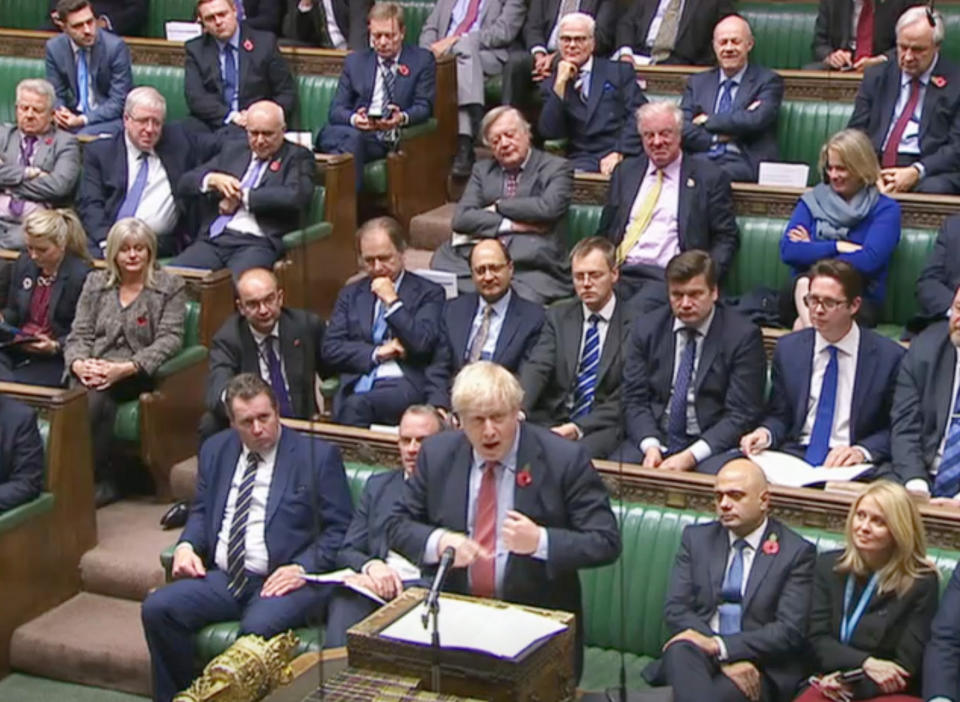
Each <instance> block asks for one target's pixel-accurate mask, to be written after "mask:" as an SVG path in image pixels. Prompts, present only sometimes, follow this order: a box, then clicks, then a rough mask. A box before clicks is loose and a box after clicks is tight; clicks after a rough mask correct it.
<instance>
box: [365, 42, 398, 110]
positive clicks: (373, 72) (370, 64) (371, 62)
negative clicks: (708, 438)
mask: <svg viewBox="0 0 960 702" xmlns="http://www.w3.org/2000/svg"><path fill="white" fill-rule="evenodd" d="M366 64H367V65H366V66H364V67H363V75H364V78H365V79H366V80H369V81H370V83H369V90H367V89H364V97H365V99H366V105H370V104H371V102H373V91H374V90H375V89H376V87H377V71H378V70H380V66H379V64H378V63H377V52H376V51H369V52H367V55H366ZM397 77H398V78H399V75H398V76H397Z"/></svg>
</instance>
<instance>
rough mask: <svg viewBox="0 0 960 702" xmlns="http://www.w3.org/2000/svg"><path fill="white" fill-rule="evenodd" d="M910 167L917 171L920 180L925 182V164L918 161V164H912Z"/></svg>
mask: <svg viewBox="0 0 960 702" xmlns="http://www.w3.org/2000/svg"><path fill="white" fill-rule="evenodd" d="M910 167H911V168H916V169H917V172H918V173H919V174H920V180H923V178H924V176H926V175H927V169H926V168H924V166H923V164H922V163H920V161H917V162H916V163H911V164H910Z"/></svg>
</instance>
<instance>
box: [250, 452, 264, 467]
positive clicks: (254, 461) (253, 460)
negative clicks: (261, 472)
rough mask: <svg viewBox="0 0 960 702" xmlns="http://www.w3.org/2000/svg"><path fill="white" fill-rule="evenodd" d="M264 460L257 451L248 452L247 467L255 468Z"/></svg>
mask: <svg viewBox="0 0 960 702" xmlns="http://www.w3.org/2000/svg"><path fill="white" fill-rule="evenodd" d="M262 460H263V459H262V458H261V457H260V454H259V453H257V452H256V451H251V452H250V453H248V454H247V468H248V469H249V468H254V467H255V466H257V465H258V464H259V463H260V461H262Z"/></svg>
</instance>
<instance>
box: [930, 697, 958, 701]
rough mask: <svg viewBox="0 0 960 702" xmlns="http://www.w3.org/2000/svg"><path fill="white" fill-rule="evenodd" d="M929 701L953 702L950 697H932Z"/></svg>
mask: <svg viewBox="0 0 960 702" xmlns="http://www.w3.org/2000/svg"><path fill="white" fill-rule="evenodd" d="M927 702H953V700H951V699H950V698H949V697H931V698H930V699H929V700H927Z"/></svg>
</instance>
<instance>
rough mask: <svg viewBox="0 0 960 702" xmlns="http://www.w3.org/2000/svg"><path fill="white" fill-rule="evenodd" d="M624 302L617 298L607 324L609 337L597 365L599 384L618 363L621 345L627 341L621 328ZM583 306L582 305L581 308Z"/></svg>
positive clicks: (605, 341) (604, 341)
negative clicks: (611, 367)
mask: <svg viewBox="0 0 960 702" xmlns="http://www.w3.org/2000/svg"><path fill="white" fill-rule="evenodd" d="M623 304H624V303H623V302H622V301H621V300H620V299H619V298H617V304H616V305H614V307H613V314H612V315H610V322H609V324H607V337H606V338H605V339H604V340H603V348H602V349H600V365H599V366H598V367H597V383H596V386H595V387H597V386H599V385H600V383H601V382H602V381H603V376H604V375H605V374H606V372H607V371H608V370H609V369H610V366H612V365H614V363H616V359H617V356H619V355H620V347H621V346H623V344H624V343H625V342H626V339H624V338H623V334H622V333H621V330H622V329H623V314H624V309H623ZM582 309H583V308H582V307H581V310H582Z"/></svg>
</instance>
